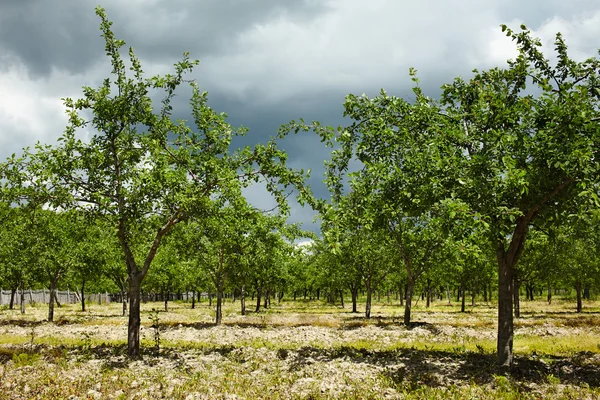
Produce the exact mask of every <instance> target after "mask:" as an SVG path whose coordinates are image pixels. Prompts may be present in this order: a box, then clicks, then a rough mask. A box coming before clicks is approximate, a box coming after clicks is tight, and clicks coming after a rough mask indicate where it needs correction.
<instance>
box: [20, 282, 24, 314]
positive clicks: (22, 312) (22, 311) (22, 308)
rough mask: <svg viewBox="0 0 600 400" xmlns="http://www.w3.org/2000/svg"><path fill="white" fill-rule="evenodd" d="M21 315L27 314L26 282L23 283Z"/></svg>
mask: <svg viewBox="0 0 600 400" xmlns="http://www.w3.org/2000/svg"><path fill="white" fill-rule="evenodd" d="M21 314H25V282H24V281H21Z"/></svg>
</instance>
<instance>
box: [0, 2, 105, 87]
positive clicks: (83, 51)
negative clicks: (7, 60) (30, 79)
mask: <svg viewBox="0 0 600 400" xmlns="http://www.w3.org/2000/svg"><path fill="white" fill-rule="evenodd" d="M97 27H98V21H97V18H96V17H95V15H94V11H93V6H92V3H91V2H88V1H46V0H17V1H11V0H3V1H1V2H0V50H2V52H3V53H5V54H6V53H8V54H12V55H14V56H16V57H18V58H20V59H21V60H22V62H23V63H24V64H25V65H26V66H27V68H28V70H29V72H31V73H32V74H34V75H47V74H49V73H50V72H51V70H52V68H53V67H56V68H60V69H67V70H69V71H72V72H74V73H79V72H83V71H84V70H85V69H86V68H88V67H89V66H90V65H91V64H92V63H93V62H94V61H95V60H96V59H97V57H98V56H99V55H101V54H102V49H103V47H102V41H101V38H100V36H99V31H98V28H97Z"/></svg>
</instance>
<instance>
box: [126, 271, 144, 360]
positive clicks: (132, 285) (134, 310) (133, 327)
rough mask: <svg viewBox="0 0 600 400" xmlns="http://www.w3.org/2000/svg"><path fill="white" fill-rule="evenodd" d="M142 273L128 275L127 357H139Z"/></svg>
mask: <svg viewBox="0 0 600 400" xmlns="http://www.w3.org/2000/svg"><path fill="white" fill-rule="evenodd" d="M141 286H142V274H141V272H137V273H132V274H130V276H129V322H128V325H127V354H128V355H129V358H132V359H139V358H140V326H141V318H140V300H141Z"/></svg>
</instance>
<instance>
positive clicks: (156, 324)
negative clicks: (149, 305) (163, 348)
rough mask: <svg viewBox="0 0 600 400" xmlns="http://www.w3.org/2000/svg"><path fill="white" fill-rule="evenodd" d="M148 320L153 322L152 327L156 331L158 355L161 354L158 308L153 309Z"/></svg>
mask: <svg viewBox="0 0 600 400" xmlns="http://www.w3.org/2000/svg"><path fill="white" fill-rule="evenodd" d="M148 319H150V321H152V325H151V327H152V329H153V330H154V351H155V352H156V354H158V353H159V352H160V318H159V316H158V310H157V309H156V308H153V309H152V311H151V312H150V316H149V317H148Z"/></svg>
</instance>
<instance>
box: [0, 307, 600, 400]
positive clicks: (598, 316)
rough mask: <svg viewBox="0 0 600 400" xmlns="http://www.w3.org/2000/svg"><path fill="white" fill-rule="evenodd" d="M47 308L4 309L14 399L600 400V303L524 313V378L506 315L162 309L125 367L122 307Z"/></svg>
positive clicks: (452, 310)
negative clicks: (511, 350)
mask: <svg viewBox="0 0 600 400" xmlns="http://www.w3.org/2000/svg"><path fill="white" fill-rule="evenodd" d="M46 307H47V306H43V305H39V306H34V307H28V308H27V312H26V314H24V315H21V314H20V312H19V311H18V310H7V309H6V308H3V309H1V311H0V398H6V399H29V398H40V399H50V398H52V399H63V398H65V399H69V398H72V399H74V398H79V399H85V398H106V399H134V398H135V399H154V398H169V399H171V398H174V399H218V398H223V399H243V398H247V399H254V398H268V399H295V398H311V399H317V398H344V399H346V398H360V399H363V398H364V399H367V398H373V399H382V398H384V399H388V398H389V399H395V398H419V399H421V398H422V399H431V398H456V399H463V398H478V399H487V398H510V399H513V398H515V399H516V398H519V399H520V398H573V399H580V398H600V302H594V301H592V302H587V303H586V304H585V308H584V312H583V313H581V314H576V313H575V312H574V311H573V309H574V304H573V302H572V301H567V300H559V301H554V302H553V304H551V305H548V304H546V303H545V302H541V301H532V302H522V306H521V308H522V318H519V319H518V320H516V332H515V333H516V335H515V354H516V356H515V364H514V366H513V368H511V369H510V370H503V369H500V368H498V367H496V366H495V354H494V353H495V327H496V316H495V315H496V312H495V308H494V305H493V304H485V303H482V304H478V305H476V306H475V307H470V308H468V310H467V312H466V313H461V312H459V310H460V307H459V305H458V304H457V303H452V304H448V303H447V302H446V301H439V302H435V303H433V305H432V307H430V308H426V307H424V305H422V304H417V306H416V307H415V308H413V312H414V314H413V315H414V324H413V325H412V326H410V327H405V326H403V325H402V324H401V321H402V315H403V314H402V312H403V310H402V308H401V307H400V306H399V305H398V304H386V303H385V301H384V299H382V302H379V303H377V304H376V305H375V306H374V308H373V314H372V315H373V317H372V318H371V319H368V320H367V319H365V318H364V316H363V315H362V314H353V313H351V312H349V310H348V306H346V308H342V307H340V306H331V305H327V304H326V303H324V302H322V301H312V302H309V301H306V302H304V301H297V302H292V301H285V300H284V301H282V302H281V303H280V304H275V303H272V306H271V308H270V309H269V310H267V311H266V312H265V311H262V312H260V313H250V314H249V315H247V316H241V315H239V314H240V312H239V302H236V303H233V302H231V301H228V302H227V303H226V304H225V313H224V324H223V325H222V326H219V327H216V326H214V325H213V322H212V321H213V311H212V308H210V307H209V306H208V304H207V303H206V302H203V303H200V304H198V306H197V308H196V309H191V307H190V304H189V303H183V302H177V303H170V304H169V311H168V312H164V311H162V310H163V304H161V303H148V304H144V305H143V307H142V309H143V320H142V323H143V325H144V326H143V328H142V337H143V342H142V346H143V349H144V350H143V352H144V356H143V359H142V360H139V361H129V360H128V359H127V358H126V357H125V354H126V346H125V339H126V324H127V319H126V318H125V317H122V316H120V312H121V308H120V307H121V306H120V305H119V304H112V305H102V306H100V305H89V306H88V311H86V312H81V311H80V309H79V308H78V306H77V305H63V307H61V308H58V309H57V311H56V322H55V323H48V322H43V319H44V317H45V314H46V312H47V309H46ZM153 309H155V310H160V312H153V311H152V310H153ZM152 316H154V317H152ZM156 323H158V327H159V328H158V333H157V330H156V329H155V328H153V326H152V325H153V324H154V325H155V326H156Z"/></svg>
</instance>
